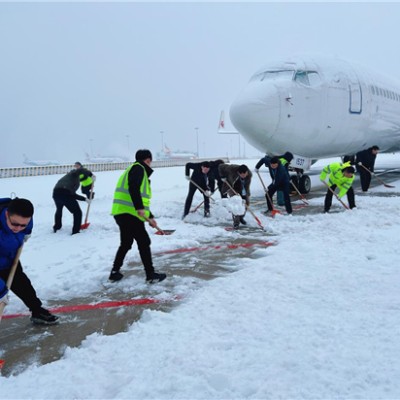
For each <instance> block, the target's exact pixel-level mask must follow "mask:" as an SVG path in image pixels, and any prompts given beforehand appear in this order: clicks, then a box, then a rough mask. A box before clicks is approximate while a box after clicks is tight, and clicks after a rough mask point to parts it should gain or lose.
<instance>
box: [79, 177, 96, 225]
mask: <svg viewBox="0 0 400 400" xmlns="http://www.w3.org/2000/svg"><path fill="white" fill-rule="evenodd" d="M93 186H94V185H93V183H92V186H91V188H90V194H89V200H90V202H89V204H88V206H87V210H86V216H85V222H84V223H83V224H82V225H81V229H87V228H89V225H90V222H88V217H89V210H90V205H91V204H92V199H93Z"/></svg>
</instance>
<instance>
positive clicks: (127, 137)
mask: <svg viewBox="0 0 400 400" xmlns="http://www.w3.org/2000/svg"><path fill="white" fill-rule="evenodd" d="M125 137H126V140H127V141H128V153H130V152H131V146H130V144H129V135H125Z"/></svg>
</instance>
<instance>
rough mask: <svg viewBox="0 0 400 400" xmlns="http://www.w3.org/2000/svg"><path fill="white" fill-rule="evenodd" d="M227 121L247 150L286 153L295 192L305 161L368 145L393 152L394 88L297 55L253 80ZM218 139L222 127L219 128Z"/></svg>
mask: <svg viewBox="0 0 400 400" xmlns="http://www.w3.org/2000/svg"><path fill="white" fill-rule="evenodd" d="M229 115H230V119H231V121H232V124H233V125H234V127H235V128H236V129H237V130H238V132H239V133H240V134H241V135H242V136H243V137H244V138H245V139H246V140H247V141H248V142H249V143H250V144H251V145H253V146H254V147H255V148H257V149H259V150H261V151H263V152H264V153H266V154H269V155H278V154H283V153H285V152H286V151H290V152H291V153H293V155H294V156H295V158H294V159H293V161H292V163H291V165H292V166H293V167H294V169H295V171H296V173H297V174H298V176H297V177H298V180H299V189H300V190H301V191H302V192H303V193H308V192H309V190H310V189H311V181H310V178H309V177H308V175H306V174H304V171H307V170H308V169H309V167H310V166H311V164H312V163H313V161H315V160H317V159H321V158H329V157H337V156H340V157H343V156H345V155H353V154H355V153H357V152H359V151H361V150H364V149H367V148H369V147H371V146H373V145H377V146H379V148H380V150H381V151H382V152H396V151H399V150H400V82H399V81H398V80H395V79H392V78H388V77H386V76H384V75H383V74H380V73H376V72H373V71H369V70H368V69H366V68H364V67H361V66H359V65H357V64H355V63H351V62H349V61H345V60H343V59H339V58H337V57H329V56H319V55H311V56H310V55H298V56H292V57H288V58H286V59H282V60H280V61H276V62H270V63H269V64H268V65H266V66H264V67H263V68H261V69H259V70H258V71H257V72H255V73H254V74H253V75H252V76H251V78H250V80H249V82H248V83H247V85H246V86H245V87H244V88H243V90H242V91H241V92H240V93H239V95H238V96H237V98H236V100H235V101H234V102H233V103H232V105H231V107H230V111H229ZM218 132H219V133H226V132H224V125H223V126H222V127H221V122H220V125H219V130H218Z"/></svg>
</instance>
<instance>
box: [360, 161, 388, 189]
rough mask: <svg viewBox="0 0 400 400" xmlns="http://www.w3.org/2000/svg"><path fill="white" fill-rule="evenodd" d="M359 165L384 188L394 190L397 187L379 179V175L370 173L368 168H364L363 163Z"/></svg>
mask: <svg viewBox="0 0 400 400" xmlns="http://www.w3.org/2000/svg"><path fill="white" fill-rule="evenodd" d="M358 165H359V166H360V167H363V168H364V169H365V170H366V171H368V172H369V173H370V174H371V175H372V176H373V177H374V178H376V179H377V180H378V181H379V182H380V183H381V184H382V185H383V186H385V187H387V188H391V189H393V188H394V187H395V186H392V185H389V184H387V183H386V182H384V181H383V180H382V179H381V178H379V177H378V175H376V174H375V173H374V172H372V171H370V170H369V169H368V168H367V167H364V165H362V163H358Z"/></svg>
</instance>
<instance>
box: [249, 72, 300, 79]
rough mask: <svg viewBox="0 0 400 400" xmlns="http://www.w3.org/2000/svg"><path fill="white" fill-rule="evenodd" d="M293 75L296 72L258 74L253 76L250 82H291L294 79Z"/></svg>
mask: <svg viewBox="0 0 400 400" xmlns="http://www.w3.org/2000/svg"><path fill="white" fill-rule="evenodd" d="M293 73H294V71H292V70H279V71H263V72H257V73H256V74H254V75H253V76H252V78H251V79H250V81H265V80H276V79H285V80H291V79H292V77H293Z"/></svg>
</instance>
